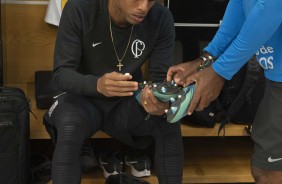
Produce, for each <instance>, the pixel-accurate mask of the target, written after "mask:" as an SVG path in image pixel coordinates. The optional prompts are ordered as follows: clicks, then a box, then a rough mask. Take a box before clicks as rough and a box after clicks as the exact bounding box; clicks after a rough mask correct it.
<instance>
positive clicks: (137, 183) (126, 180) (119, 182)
mask: <svg viewBox="0 0 282 184" xmlns="http://www.w3.org/2000/svg"><path fill="white" fill-rule="evenodd" d="M105 184H150V183H149V182H147V181H145V180H142V179H140V178H136V177H134V176H130V175H128V174H127V173H120V174H116V175H110V176H109V177H108V178H107V179H106V182H105Z"/></svg>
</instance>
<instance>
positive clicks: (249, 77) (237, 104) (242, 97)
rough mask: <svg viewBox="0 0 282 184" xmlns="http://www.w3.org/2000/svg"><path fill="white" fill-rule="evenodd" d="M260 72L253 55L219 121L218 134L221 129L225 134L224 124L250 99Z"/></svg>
mask: <svg viewBox="0 0 282 184" xmlns="http://www.w3.org/2000/svg"><path fill="white" fill-rule="evenodd" d="M260 73H261V67H260V65H259V63H258V62H257V60H256V57H255V56H253V57H252V58H251V59H250V60H249V61H248V62H247V71H246V75H245V78H244V82H243V85H242V87H241V89H240V91H239V93H238V95H237V96H236V98H235V99H234V101H233V102H232V103H231V105H230V107H229V108H228V110H227V112H226V114H225V117H224V118H223V120H222V121H221V122H220V126H219V129H218V135H220V132H221V130H222V129H223V130H224V133H223V136H224V135H225V125H226V124H227V123H229V122H230V121H231V119H232V118H233V117H234V116H235V115H236V113H237V112H239V110H241V109H242V107H243V105H244V102H245V101H248V100H249V99H250V96H251V94H252V92H253V90H254V89H255V87H256V85H257V83H258V81H259V77H260ZM249 129H250V128H249Z"/></svg>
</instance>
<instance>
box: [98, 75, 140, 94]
mask: <svg viewBox="0 0 282 184" xmlns="http://www.w3.org/2000/svg"><path fill="white" fill-rule="evenodd" d="M131 79H132V76H131V75H124V74H121V73H117V72H111V73H106V74H104V75H103V76H102V77H100V78H99V79H98V81H97V91H98V92H99V93H101V94H103V95H104V96H107V97H114V96H132V95H133V92H134V91H136V90H137V89H138V83H137V82H135V81H129V80H131Z"/></svg>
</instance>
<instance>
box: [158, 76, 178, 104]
mask: <svg viewBox="0 0 282 184" xmlns="http://www.w3.org/2000/svg"><path fill="white" fill-rule="evenodd" d="M181 88H182V87H180V86H178V85H177V84H176V83H174V81H171V82H162V83H153V84H152V93H153V94H154V95H155V97H156V98H158V99H159V100H161V101H163V102H168V101H170V100H171V99H172V98H175V97H176V96H177V94H178V93H179V92H180V91H181Z"/></svg>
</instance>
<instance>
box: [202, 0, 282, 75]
mask: <svg viewBox="0 0 282 184" xmlns="http://www.w3.org/2000/svg"><path fill="white" fill-rule="evenodd" d="M233 1H235V0H233ZM281 8H282V1H281V0H272V1H267V0H258V1H256V3H255V5H254V6H253V8H252V9H251V10H250V12H249V14H248V15H246V20H245V22H244V24H243V26H242V29H241V30H240V33H239V34H238V36H237V37H236V39H235V40H234V41H233V42H232V44H231V45H230V46H229V47H228V48H227V49H226V50H225V52H224V54H222V55H221V56H220V57H219V58H218V59H217V61H216V62H215V63H214V64H213V66H212V67H213V69H214V71H215V72H216V73H218V74H219V75H221V76H222V77H224V78H225V79H231V78H232V76H233V75H234V74H235V73H236V72H237V71H238V70H239V69H240V68H241V67H242V66H243V65H244V64H245V63H246V62H247V61H248V60H249V59H250V58H251V57H252V56H253V55H254V54H255V52H256V51H257V50H258V49H259V48H260V47H261V46H262V45H263V44H265V43H266V42H267V41H268V40H269V39H270V38H271V37H272V35H273V34H274V33H275V31H276V30H277V29H278V27H279V26H281V23H282V14H281V13H277V12H280V11H281ZM233 14H234V17H236V16H237V12H233ZM222 37H223V36H222ZM218 44H219V43H217V42H214V43H213V42H212V43H211V45H218ZM214 47H216V46H214ZM206 50H207V51H208V52H211V53H212V52H213V51H212V49H211V47H207V48H206Z"/></svg>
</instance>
